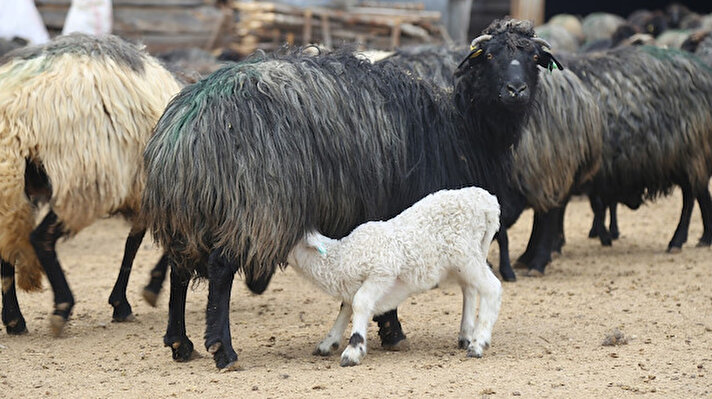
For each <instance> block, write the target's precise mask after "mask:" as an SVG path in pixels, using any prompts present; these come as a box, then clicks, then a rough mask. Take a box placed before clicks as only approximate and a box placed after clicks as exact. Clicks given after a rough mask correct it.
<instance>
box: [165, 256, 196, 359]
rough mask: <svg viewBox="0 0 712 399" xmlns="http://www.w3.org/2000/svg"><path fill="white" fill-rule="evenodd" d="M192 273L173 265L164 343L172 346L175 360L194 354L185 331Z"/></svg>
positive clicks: (188, 357) (187, 357)
mask: <svg viewBox="0 0 712 399" xmlns="http://www.w3.org/2000/svg"><path fill="white" fill-rule="evenodd" d="M189 282H190V274H188V273H187V272H185V271H183V270H178V268H177V267H173V266H172V267H171V286H170V298H169V299H168V328H167V329H166V335H164V336H163V343H164V344H165V345H166V346H168V347H170V348H171V351H172V352H173V360H175V361H177V362H186V361H188V360H190V358H191V355H192V354H193V343H192V342H191V341H190V339H188V336H187V335H186V332H185V301H186V297H187V296H188V283H189Z"/></svg>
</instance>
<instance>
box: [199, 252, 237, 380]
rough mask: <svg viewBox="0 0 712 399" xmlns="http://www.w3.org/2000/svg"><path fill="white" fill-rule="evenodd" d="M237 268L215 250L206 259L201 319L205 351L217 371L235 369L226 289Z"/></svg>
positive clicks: (235, 357) (227, 289) (228, 295)
mask: <svg viewBox="0 0 712 399" xmlns="http://www.w3.org/2000/svg"><path fill="white" fill-rule="evenodd" d="M236 271H237V265H236V264H235V263H234V262H230V261H229V260H227V259H225V258H224V257H222V256H221V255H219V254H218V251H213V253H211V254H210V259H209V260H208V306H207V310H206V317H205V323H206V328H205V348H206V349H207V350H208V352H210V353H211V354H212V355H213V360H215V366H217V368H219V369H221V370H237V369H238V365H237V353H235V350H234V349H233V348H232V337H231V336H230V290H231V289H232V281H233V279H234V277H235V272H236Z"/></svg>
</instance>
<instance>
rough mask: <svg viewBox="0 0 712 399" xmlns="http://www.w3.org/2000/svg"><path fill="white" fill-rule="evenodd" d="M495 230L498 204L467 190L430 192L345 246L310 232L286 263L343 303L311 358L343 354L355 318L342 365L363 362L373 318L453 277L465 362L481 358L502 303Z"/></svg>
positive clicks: (360, 231) (363, 228)
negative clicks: (492, 262)
mask: <svg viewBox="0 0 712 399" xmlns="http://www.w3.org/2000/svg"><path fill="white" fill-rule="evenodd" d="M498 229H499V204H498V203H497V198H496V197H495V196H493V195H491V194H489V193H488V192H487V191H485V190H483V189H481V188H476V187H470V188H463V189H459V190H442V191H438V192H436V193H434V194H430V195H428V196H426V197H425V198H423V199H421V200H419V201H418V202H416V203H415V204H413V205H412V206H411V207H410V208H408V209H406V210H404V211H403V212H401V213H400V214H399V215H398V216H395V217H394V218H392V219H390V220H388V221H380V222H368V223H365V224H362V225H360V226H358V227H357V228H356V229H354V230H353V231H352V232H351V233H350V234H349V235H348V236H346V237H344V238H342V239H340V240H334V239H331V238H327V237H324V236H323V235H321V234H319V233H316V232H312V233H307V235H306V237H305V238H304V239H303V240H301V241H300V242H298V243H297V245H296V246H295V247H294V249H292V251H291V252H290V254H289V256H288V257H287V262H288V264H289V265H290V266H292V267H294V268H295V269H296V270H297V271H298V272H299V273H300V274H302V275H303V276H304V277H306V278H307V279H308V280H310V281H311V282H313V283H314V284H315V285H316V286H317V287H319V288H321V289H322V290H323V291H325V292H326V293H328V294H329V295H332V296H334V297H336V298H338V299H340V300H341V301H342V306H341V310H340V311H339V316H338V317H337V318H336V322H335V324H334V326H333V328H332V329H331V331H329V333H328V334H327V336H326V338H324V340H323V341H321V343H319V345H317V347H316V350H315V352H314V353H315V354H318V355H322V356H327V355H330V354H331V353H332V352H333V351H335V350H336V349H338V348H339V346H340V342H341V339H342V337H343V334H344V330H345V329H346V326H347V325H348V322H349V319H350V318H351V314H352V312H353V327H352V332H351V338H350V339H349V344H348V346H347V347H346V349H345V350H344V351H343V353H342V355H341V365H342V366H355V365H357V364H359V363H361V360H362V359H363V357H364V356H365V355H366V331H367V329H368V322H369V320H370V319H371V317H372V316H373V315H374V314H375V315H378V314H381V313H384V312H387V311H389V310H391V309H395V308H396V307H397V306H398V305H399V304H400V303H401V302H403V301H404V300H405V299H406V298H408V297H409V296H410V295H412V294H415V293H418V292H422V291H425V290H428V289H431V288H433V287H434V286H436V285H437V284H438V283H439V282H440V281H442V280H443V279H444V278H446V277H448V276H454V277H456V278H457V281H458V283H459V285H460V288H461V289H462V296H463V312H462V323H461V324H460V335H459V337H458V345H459V347H460V348H462V349H467V356H468V357H482V353H483V351H484V350H485V349H486V348H487V347H489V344H490V340H491V337H492V327H493V326H494V323H495V321H496V320H497V315H498V314H499V307H500V303H501V298H502V284H501V283H500V282H499V280H498V279H497V277H495V276H494V274H493V273H492V270H490V268H489V266H488V265H487V253H488V252H489V246H490V243H491V242H492V238H493V237H494V235H495V233H496V232H497V230H498ZM477 294H479V295H480V308H479V317H476V315H477V312H476V308H477V305H476V302H477Z"/></svg>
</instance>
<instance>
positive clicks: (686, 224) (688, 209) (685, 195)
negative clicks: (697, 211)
mask: <svg viewBox="0 0 712 399" xmlns="http://www.w3.org/2000/svg"><path fill="white" fill-rule="evenodd" d="M681 188H682V212H681V213H680V222H679V223H678V224H677V229H675V234H674V235H673V236H672V239H671V240H670V243H669V244H668V249H667V251H668V252H670V253H677V252H680V251H681V250H682V244H684V243H685V242H687V231H688V229H689V228H690V218H691V217H692V208H693V207H694V206H695V197H694V195H693V194H692V189H691V188H690V187H689V185H682V186H681Z"/></svg>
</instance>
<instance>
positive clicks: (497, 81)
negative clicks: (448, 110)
mask: <svg viewBox="0 0 712 399" xmlns="http://www.w3.org/2000/svg"><path fill="white" fill-rule="evenodd" d="M550 47H551V46H550V45H549V44H548V43H547V42H546V41H545V40H544V39H541V38H538V37H536V35H535V34H534V28H533V26H532V24H531V23H530V22H529V21H519V20H515V19H509V18H506V19H502V20H497V21H494V22H492V24H491V25H490V26H489V27H488V28H487V29H485V30H484V31H483V32H482V35H481V36H479V37H477V38H475V39H474V40H473V41H472V43H471V44H470V53H469V54H468V55H467V57H465V59H464V60H463V61H462V62H461V63H460V65H459V66H458V68H457V70H456V71H455V75H456V77H457V80H456V87H457V86H460V87H459V89H458V88H456V92H461V91H464V92H466V93H467V94H466V95H465V96H466V97H468V98H466V99H465V100H466V101H469V102H470V103H474V104H494V105H501V106H504V107H505V108H507V109H510V110H516V109H521V110H522V111H523V112H526V111H527V109H528V107H527V106H528V105H529V104H530V103H531V101H532V99H533V98H534V93H535V92H536V89H537V85H538V79H539V76H538V74H539V68H538V66H542V67H544V68H547V69H549V70H553V69H563V67H562V66H561V64H560V63H559V62H558V61H556V59H555V58H554V56H553V55H552V54H551V52H550Z"/></svg>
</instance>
